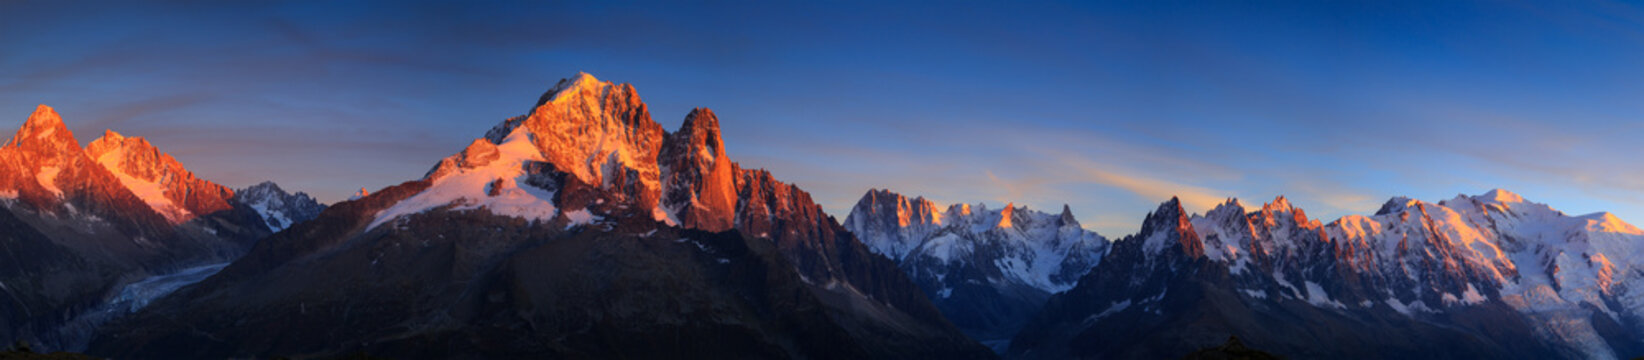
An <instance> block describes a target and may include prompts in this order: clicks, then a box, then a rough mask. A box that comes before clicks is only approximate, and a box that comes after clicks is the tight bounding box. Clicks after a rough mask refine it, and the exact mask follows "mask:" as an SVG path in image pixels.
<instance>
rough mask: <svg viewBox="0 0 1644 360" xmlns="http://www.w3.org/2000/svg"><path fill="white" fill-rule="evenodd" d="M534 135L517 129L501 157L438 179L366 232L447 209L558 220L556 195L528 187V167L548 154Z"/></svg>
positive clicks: (383, 215) (501, 149) (500, 150)
mask: <svg viewBox="0 0 1644 360" xmlns="http://www.w3.org/2000/svg"><path fill="white" fill-rule="evenodd" d="M531 136H532V135H531V132H530V131H528V130H526V129H525V127H523V126H522V127H518V128H515V129H514V131H513V132H511V133H509V134H508V137H507V138H504V139H503V141H502V143H501V144H498V145H497V151H498V153H499V156H498V158H497V159H496V160H493V161H491V162H490V163H487V164H485V165H483V166H479V167H475V168H461V169H459V170H458V171H456V172H454V173H451V174H449V175H446V176H443V177H438V178H435V179H433V180H432V181H433V184H430V185H429V186H428V189H425V190H423V191H422V192H421V193H418V194H417V195H414V196H412V197H410V198H408V199H405V200H403V201H400V202H399V203H396V204H394V206H391V207H389V208H387V209H384V210H382V212H379V213H378V214H377V217H376V219H375V220H372V221H371V225H370V226H368V227H367V228H366V229H367V230H369V229H373V228H376V227H377V226H378V225H382V224H383V223H386V222H388V221H390V220H394V219H396V218H399V217H401V216H405V215H410V214H415V213H421V212H424V211H428V210H431V209H434V208H440V207H445V206H450V207H451V209H452V210H476V209H484V210H486V211H489V212H491V213H492V214H497V215H504V216H512V217H517V218H522V219H527V220H538V221H547V220H550V219H553V218H554V216H555V215H557V214H558V213H559V211H558V210H559V209H558V208H556V207H555V206H554V203H553V199H554V193H553V192H551V191H547V190H543V189H540V188H537V187H534V186H529V185H523V184H524V182H525V180H526V177H527V174H526V173H525V171H524V165H525V162H526V161H542V154H541V153H540V152H538V151H537V148H536V146H533V145H532V144H531ZM453 156H460V154H459V155H453ZM499 179H500V180H501V182H500V183H499V184H498V185H497V189H496V192H497V195H496V196H490V194H488V193H487V190H490V189H489V187H490V185H491V184H492V182H494V181H497V180H499ZM584 212H586V211H584Z"/></svg>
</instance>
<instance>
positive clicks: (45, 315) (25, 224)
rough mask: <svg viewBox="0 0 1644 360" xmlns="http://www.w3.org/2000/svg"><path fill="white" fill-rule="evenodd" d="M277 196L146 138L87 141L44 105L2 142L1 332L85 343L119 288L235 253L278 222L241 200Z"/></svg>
mask: <svg viewBox="0 0 1644 360" xmlns="http://www.w3.org/2000/svg"><path fill="white" fill-rule="evenodd" d="M247 195H252V196H247ZM275 195H278V196H285V194H284V192H283V191H278V190H277V189H275V191H268V192H264V193H261V194H250V193H246V192H238V193H237V192H236V191H234V190H231V189H229V188H227V187H224V186H222V185H218V184H216V183H212V182H210V181H206V180H203V179H199V178H197V177H195V176H194V174H193V173H191V172H189V171H188V170H187V169H185V168H183V166H182V164H180V163H178V162H177V161H176V159H174V158H172V157H171V156H170V155H167V154H165V153H163V152H160V151H159V150H158V149H157V148H155V147H154V146H153V145H152V144H149V142H148V141H147V140H144V139H143V138H140V137H125V136H122V135H120V134H119V133H116V132H114V131H112V130H110V131H106V132H105V133H104V134H103V136H102V137H100V138H98V139H96V140H94V141H92V142H90V143H89V144H87V145H86V146H85V147H84V148H82V147H81V146H80V144H79V142H78V141H77V140H76V139H75V138H74V134H73V133H72V132H70V131H69V130H68V127H67V126H65V125H64V123H63V120H62V118H61V117H60V116H59V115H58V114H57V112H56V111H55V110H54V109H52V108H50V107H47V106H45V105H41V106H39V107H38V108H37V109H35V111H34V113H33V114H32V115H30V116H29V118H28V121H26V122H25V123H24V124H23V126H22V127H21V128H20V129H18V130H17V132H16V134H15V135H13V136H12V138H11V140H9V141H7V142H6V144H5V146H3V147H0V227H3V228H4V229H5V231H0V244H3V249H4V250H5V258H4V259H5V261H4V263H5V264H6V265H4V266H0V293H4V295H5V296H0V314H3V315H4V317H3V318H0V319H4V321H0V338H7V339H21V340H31V341H34V342H36V343H38V344H42V345H45V346H47V347H50V348H76V347H79V346H84V342H85V341H86V340H87V339H86V337H87V336H89V332H90V331H91V330H92V328H95V327H96V326H97V325H99V324H101V322H102V321H105V320H107V319H109V318H112V317H116V316H118V315H122V314H123V312H113V311H105V310H107V309H105V308H104V305H105V304H107V303H109V302H110V301H111V300H112V299H115V298H117V297H119V296H120V293H121V291H122V289H123V288H124V286H126V285H129V284H131V283H133V282H135V281H137V280H139V279H142V278H145V277H148V276H153V275H162V274H169V273H173V272H177V271H180V270H182V269H187V268H192V267H196V266H200V265H206V264H216V263H224V262H228V261H231V260H233V259H235V258H237V257H239V256H240V254H243V253H244V252H245V251H246V250H247V249H249V247H250V246H251V244H252V243H253V242H255V241H256V240H257V239H259V238H262V237H264V236H267V235H268V234H270V233H272V232H273V231H275V230H278V229H277V228H274V227H270V226H267V225H265V224H264V221H263V218H264V217H265V211H268V210H270V209H274V210H275V211H278V210H279V209H283V208H284V207H283V205H282V206H274V207H263V208H254V207H249V206H243V205H239V204H242V203H244V202H246V201H255V200H253V199H252V198H253V197H262V196H275ZM291 204H292V205H301V206H310V207H312V206H319V205H318V204H317V203H314V202H313V201H312V199H308V200H307V203H302V202H301V201H293V202H292V203H291ZM299 220H306V218H304V217H301V216H298V217H296V218H295V219H294V221H299Z"/></svg>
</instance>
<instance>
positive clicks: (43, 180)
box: [34, 166, 63, 196]
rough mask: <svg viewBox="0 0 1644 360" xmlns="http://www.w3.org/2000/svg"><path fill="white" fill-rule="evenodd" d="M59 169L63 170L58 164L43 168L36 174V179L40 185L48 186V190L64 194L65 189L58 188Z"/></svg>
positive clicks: (58, 194)
mask: <svg viewBox="0 0 1644 360" xmlns="http://www.w3.org/2000/svg"><path fill="white" fill-rule="evenodd" d="M58 171H61V169H58V168H57V167H56V166H47V167H44V168H41V169H40V172H38V173H35V174H34V180H35V181H39V182H40V186H41V187H44V188H46V191H50V192H51V193H52V194H57V196H63V189H58V188H57V172H58Z"/></svg>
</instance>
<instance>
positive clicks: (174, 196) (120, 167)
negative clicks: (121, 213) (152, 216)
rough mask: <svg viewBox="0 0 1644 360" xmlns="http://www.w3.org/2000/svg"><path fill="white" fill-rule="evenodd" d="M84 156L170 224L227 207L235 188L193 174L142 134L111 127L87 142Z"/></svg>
mask: <svg viewBox="0 0 1644 360" xmlns="http://www.w3.org/2000/svg"><path fill="white" fill-rule="evenodd" d="M86 155H87V156H90V157H91V158H92V159H95V160H96V161H97V163H98V164H101V165H103V167H104V168H106V169H108V170H109V172H110V173H113V174H114V176H115V177H116V178H119V179H120V183H121V184H124V185H125V186H126V189H129V190H131V191H132V193H133V194H136V195H137V197H139V198H142V199H143V202H145V203H147V204H148V205H149V207H150V208H153V209H154V211H156V212H159V213H160V214H161V215H165V216H166V219H168V220H171V222H172V223H173V224H176V223H182V222H185V221H188V220H189V219H193V218H194V217H196V216H198V215H196V214H210V213H214V212H218V211H223V210H228V209H229V208H230V206H229V204H228V199H230V198H233V197H234V190H231V189H229V188H228V187H225V186H222V185H217V184H215V183H212V182H210V181H205V180H203V179H200V178H197V177H194V173H191V172H189V171H188V169H184V168H183V164H181V163H178V162H177V159H173V158H172V157H171V155H168V154H166V153H162V152H160V149H156V148H154V146H153V145H150V144H149V143H148V140H144V139H143V138H141V137H129V138H128V137H125V136H121V135H120V134H119V133H116V132H114V131H113V130H108V131H105V132H104V133H103V137H101V138H98V139H97V140H93V141H92V142H91V143H90V144H87V145H86Z"/></svg>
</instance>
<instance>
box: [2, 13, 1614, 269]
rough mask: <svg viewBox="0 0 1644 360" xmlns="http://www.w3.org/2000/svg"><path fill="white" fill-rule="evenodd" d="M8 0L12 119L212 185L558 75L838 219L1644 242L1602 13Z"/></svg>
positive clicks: (306, 181)
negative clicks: (1504, 193)
mask: <svg viewBox="0 0 1644 360" xmlns="http://www.w3.org/2000/svg"><path fill="white" fill-rule="evenodd" d="M131 3H132V2H125V1H118V2H101V3H85V2H74V1H67V2H60V1H33V2H29V1H24V2H18V1H8V2H0V127H3V128H4V129H5V130H4V131H6V132H7V133H8V134H9V132H10V131H12V130H11V129H15V128H16V127H18V126H20V125H21V124H22V122H23V121H24V120H26V119H27V117H28V114H29V113H30V112H31V111H32V110H33V109H34V106H35V105H36V104H40V103H45V104H48V105H52V106H53V107H56V108H57V110H58V112H59V113H61V114H62V115H63V116H64V119H65V121H67V122H68V125H69V126H70V128H71V129H73V130H74V131H75V133H76V136H77V137H78V138H79V139H80V141H81V142H82V143H84V142H88V141H90V140H92V139H94V138H95V137H97V136H99V135H100V134H101V133H102V130H103V129H114V130H116V131H119V132H122V133H124V134H126V135H129V136H143V137H147V138H149V139H150V141H151V142H153V143H154V144H155V145H156V146H159V147H160V148H161V149H162V150H164V151H167V152H169V153H171V154H172V155H174V156H176V157H177V158H178V159H179V160H181V161H182V162H183V163H184V164H185V165H187V166H188V167H189V168H190V169H192V170H194V171H195V172H196V173H197V174H198V175H200V176H201V177H204V178H206V179H210V180H213V181H217V182H220V183H223V184H226V185H230V186H233V187H243V186H246V185H250V184H253V183H256V182H259V181H262V180H265V179H269V180H275V181H277V182H279V183H280V184H281V185H282V186H284V187H286V188H288V189H293V190H302V191H307V192H309V193H311V194H314V195H316V196H318V197H319V198H320V199H321V200H323V201H327V202H330V201H336V200H340V199H343V198H345V197H346V196H347V195H348V194H349V193H351V192H352V191H353V190H355V189H358V188H360V187H366V188H371V189H376V188H380V187H383V186H388V185H392V184H395V183H398V182H401V181H405V180H410V179H414V178H417V177H419V176H421V175H422V174H423V172H425V171H426V170H427V169H428V168H429V167H430V166H432V165H433V164H434V163H435V162H437V160H439V159H440V158H442V157H444V156H447V155H449V154H451V153H455V152H457V151H459V150H461V149H462V147H463V146H464V145H465V144H467V143H468V142H469V141H471V140H472V139H473V138H475V137H478V136H480V135H482V134H483V133H484V131H485V130H486V129H488V128H489V127H490V126H491V125H493V124H495V123H496V122H497V121H500V120H501V119H503V118H506V117H509V116H514V115H519V114H523V113H525V112H526V111H528V110H529V107H530V105H531V104H533V103H534V101H535V100H536V98H537V96H538V95H540V94H541V93H542V92H543V91H544V90H546V89H547V88H548V87H549V86H551V85H552V84H553V83H554V82H555V81H557V80H558V79H560V78H562V77H568V76H571V75H572V74H575V73H576V72H577V71H586V72H589V73H592V74H594V75H595V76H598V77H600V78H602V79H605V80H611V81H617V82H627V83H632V84H634V85H635V87H637V88H638V89H639V92H640V95H641V96H642V97H643V99H644V100H645V101H646V102H647V103H648V104H649V105H650V106H651V110H652V115H653V116H654V117H655V118H656V120H657V121H658V122H660V123H662V124H663V125H664V126H665V127H667V128H669V129H673V128H677V127H678V126H679V124H680V122H681V121H682V120H683V118H684V115H685V113H686V112H687V111H688V110H689V109H690V108H692V107H697V106H702V107H710V108H713V109H714V110H715V112H717V113H718V114H719V115H720V117H721V121H722V125H723V126H724V136H725V143H726V147H727V150H728V151H729V153H730V155H731V157H732V158H733V159H735V160H738V161H740V162H741V163H742V164H743V165H744V166H745V167H756V168H757V167H763V168H767V169H770V170H772V171H773V172H774V173H775V174H776V175H777V176H778V177H779V178H781V179H784V180H787V181H790V182H794V183H797V184H798V185H800V186H801V187H803V188H805V189H807V190H809V191H811V192H812V193H813V194H814V195H815V197H816V198H817V200H818V201H820V202H822V204H823V206H824V207H825V208H826V209H827V210H828V211H829V212H830V213H832V214H834V215H836V216H839V217H840V218H841V219H842V218H843V217H844V216H845V214H846V212H848V211H849V209H850V206H851V205H852V204H854V203H855V201H856V199H857V198H858V197H860V196H861V195H862V194H863V193H864V192H865V191H866V190H867V189H869V188H873V187H878V188H890V189H893V190H896V191H899V192H902V193H904V194H910V195H911V194H922V195H925V196H927V197H929V198H932V199H934V200H936V201H938V202H942V203H952V202H961V201H963V202H986V203H987V204H988V205H989V206H990V207H996V206H998V205H1001V204H1003V203H1005V202H1008V201H1014V202H1016V203H1017V204H1026V205H1028V206H1030V207H1032V208H1039V209H1050V210H1057V208H1059V207H1060V206H1061V205H1062V204H1063V203H1067V204H1071V205H1072V207H1073V209H1074V212H1075V214H1077V215H1078V216H1079V218H1080V219H1081V220H1082V221H1083V222H1084V223H1085V225H1086V226H1087V227H1089V228H1092V229H1095V230H1097V231H1099V232H1101V233H1103V234H1105V235H1108V236H1110V237H1116V236H1121V235H1124V234H1128V233H1133V232H1135V231H1136V230H1137V229H1138V228H1139V227H1140V219H1141V218H1142V216H1143V215H1144V214H1145V213H1146V212H1147V211H1149V210H1151V209H1153V208H1154V207H1155V206H1156V205H1157V203H1158V202H1160V201H1163V200H1165V199H1167V198H1168V197H1169V196H1171V195H1180V196H1181V197H1182V198H1183V199H1184V200H1185V201H1186V204H1187V206H1188V208H1189V210H1190V211H1195V212H1202V211H1204V210H1207V209H1208V208H1209V207H1210V206H1211V205H1212V204H1213V203H1215V202H1218V201H1220V200H1221V199H1223V198H1226V197H1239V198H1242V199H1246V200H1245V203H1246V204H1250V205H1256V204H1260V203H1262V202H1265V201H1267V200H1269V199H1271V198H1272V197H1273V196H1275V195H1280V194H1284V195H1287V196H1288V197H1289V198H1290V199H1291V201H1292V202H1293V203H1295V204H1297V205H1298V206H1300V207H1303V208H1305V209H1307V210H1309V213H1310V214H1311V215H1313V216H1315V217H1322V218H1325V220H1326V221H1328V220H1331V219H1334V218H1335V217H1338V216H1340V215H1345V214H1352V213H1370V212H1373V211H1375V209H1376V208H1377V207H1378V206H1379V205H1380V203H1382V202H1383V201H1385V200H1386V199H1387V198H1389V197H1391V196H1399V195H1403V196H1410V197H1414V198H1420V199H1426V200H1439V199H1446V198H1450V197H1452V196H1455V195H1456V194H1458V193H1466V194H1479V193H1483V192H1485V191H1486V190H1489V189H1491V188H1497V187H1500V188H1507V189H1510V190H1513V191H1515V192H1518V193H1520V194H1522V195H1524V196H1525V197H1526V198H1528V199H1530V200H1532V201H1538V202H1543V203H1548V204H1551V205H1553V206H1554V207H1555V208H1558V209H1562V210H1565V211H1566V212H1568V213H1571V214H1581V213H1587V212H1593V211H1600V210H1609V211H1613V212H1616V213H1617V214H1618V215H1620V216H1621V217H1622V218H1624V219H1629V220H1633V221H1634V222H1640V221H1644V159H1641V158H1640V156H1641V152H1640V151H1639V149H1641V146H1640V145H1639V139H1644V10H1641V8H1640V7H1639V6H1637V5H1635V4H1629V3H1620V2H1582V1H1556V2H1545V3H1543V2H1512V1H1492V2H1478V3H1474V2H1442V3H1440V2H1428V1H1415V2H1400V1H1369V2H1347V1H1324V2H1297V3H1288V2H1269V1H1238V2H1224V3H1187V2H1173V1H1144V2H1131V1H1125V2H1106V3H1027V4H1023V3H1015V2H1010V3H1006V2H964V1H960V2H951V1H946V2H912V3H896V4H872V5H870V4H865V3H844V2H817V3H805V4H792V3H782V4H768V3H741V2H711V3H670V4H641V3H604V2H602V4H598V5H578V4H567V3H557V2H556V3H550V4H509V3H493V2H487V3H485V4H486V6H468V5H462V4H455V3H424V2H401V1H387V2H346V3H341V4H334V3H271V2H251V1H233V2H216V1H182V2H169V3H162V4H131Z"/></svg>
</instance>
